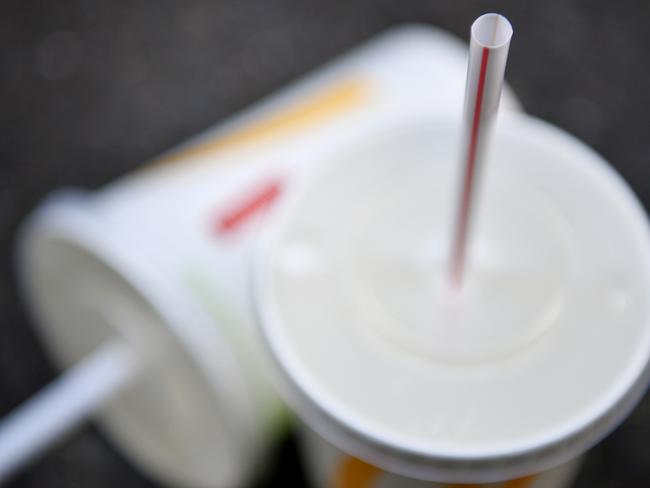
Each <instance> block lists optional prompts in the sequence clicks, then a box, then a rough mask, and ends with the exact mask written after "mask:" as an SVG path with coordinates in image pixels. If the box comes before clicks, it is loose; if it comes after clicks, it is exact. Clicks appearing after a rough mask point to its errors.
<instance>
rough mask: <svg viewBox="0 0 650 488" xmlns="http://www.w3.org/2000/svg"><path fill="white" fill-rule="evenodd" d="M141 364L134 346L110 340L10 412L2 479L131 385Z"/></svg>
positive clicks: (2, 438) (0, 440) (2, 439)
mask: <svg viewBox="0 0 650 488" xmlns="http://www.w3.org/2000/svg"><path fill="white" fill-rule="evenodd" d="M138 370H139V361H138V360H137V357H136V356H135V353H134V352H133V350H132V349H131V348H130V347H128V346H127V345H126V344H124V343H120V342H113V343H109V344H106V345H104V346H102V347H100V348H99V349H98V350H97V351H95V352H94V353H93V354H91V355H90V356H88V357H86V358H85V359H84V360H82V361H81V362H80V363H79V364H77V365H76V366H75V367H73V368H72V369H70V370H68V371H67V372H66V373H65V374H64V375H63V376H61V377H60V378H58V379H57V380H55V381H54V382H53V383H51V384H49V385H48V386H46V387H45V388H44V389H43V390H41V391H40V392H39V393H38V394H37V395H36V396H35V397H33V398H31V399H30V400H28V401H27V403H26V404H24V405H22V406H21V407H19V408H18V409H17V410H15V411H14V412H12V413H10V414H9V415H8V416H7V417H6V418H5V419H4V420H3V421H2V423H0V483H2V482H3V481H5V480H6V479H7V478H8V477H9V476H11V475H12V474H13V473H14V472H15V471H16V470H17V469H18V468H20V467H21V466H22V465H24V464H25V463H27V462H28V461H29V460H30V459H32V458H33V457H35V456H37V455H38V454H40V453H41V452H42V451H43V450H45V449H46V448H47V447H49V446H50V445H51V444H53V443H54V442H55V441H57V440H58V439H60V438H61V436H63V435H64V434H65V433H67V432H68V431H70V430H71V429H73V428H74V427H76V426H77V425H79V424H80V423H81V422H82V421H83V420H85V419H86V418H87V417H88V416H89V415H90V414H92V413H93V412H94V411H95V410H96V409H97V408H98V407H99V406H101V405H102V404H104V402H105V401H106V400H107V399H109V398H110V397H112V396H114V395H115V394H116V393H117V392H119V391H120V390H121V389H122V388H124V387H125V386H126V385H128V384H129V383H130V381H131V380H132V379H133V378H134V377H135V376H136V372H137V371H138Z"/></svg>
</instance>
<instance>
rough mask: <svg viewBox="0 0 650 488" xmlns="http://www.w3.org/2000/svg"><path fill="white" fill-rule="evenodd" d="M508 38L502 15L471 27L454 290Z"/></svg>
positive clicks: (482, 18) (462, 266)
mask: <svg viewBox="0 0 650 488" xmlns="http://www.w3.org/2000/svg"><path fill="white" fill-rule="evenodd" d="M511 37H512V26H511V25H510V22H508V19H506V18H505V17H504V16H502V15H499V14H485V15H481V16H480V17H479V18H478V19H476V20H475V21H474V23H473V24H472V29H471V39H470V45H469V63H468V67H467V84H466V85H465V108H464V111H463V155H462V162H463V164H464V171H463V177H462V179H461V188H460V197H459V202H458V208H457V214H456V219H455V224H454V225H455V227H454V233H453V241H452V245H451V257H450V261H449V263H450V264H449V281H450V283H451V286H452V288H454V289H456V290H459V289H460V288H461V286H462V282H463V274H464V270H465V262H466V254H467V246H468V240H469V234H470V224H471V216H472V206H473V202H474V200H475V199H476V193H477V192H476V186H477V180H478V175H479V173H480V169H481V163H482V161H483V159H484V156H485V149H486V146H487V142H488V140H489V137H490V132H491V128H492V125H493V123H494V120H495V119H496V115H497V111H498V109H499V99H500V98H501V88H502V87H503V73H504V72H505V68H506V61H507V59H508V49H509V48H510V39H511Z"/></svg>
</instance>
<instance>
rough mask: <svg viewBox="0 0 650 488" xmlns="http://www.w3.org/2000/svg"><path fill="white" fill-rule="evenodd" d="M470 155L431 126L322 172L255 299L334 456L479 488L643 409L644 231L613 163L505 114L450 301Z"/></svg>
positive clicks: (294, 213)
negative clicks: (459, 201)
mask: <svg viewBox="0 0 650 488" xmlns="http://www.w3.org/2000/svg"><path fill="white" fill-rule="evenodd" d="M458 149H459V134H458V133H457V130H456V129H455V128H452V127H449V126H448V125H443V124H440V123H432V122H430V121H419V122H415V123H413V124H411V125H401V126H399V127H392V128H387V129H386V130H384V131H383V132H379V133H377V134H376V136H375V137H371V138H366V139H365V140H361V141H358V142H357V144H356V145H354V144H353V145H352V146H351V147H350V148H349V149H348V150H346V151H341V152H340V153H339V155H338V157H335V158H334V159H332V160H330V161H328V162H327V163H324V164H322V165H321V167H320V168H319V170H317V171H316V172H315V173H314V174H312V175H311V177H310V181H309V183H307V184H304V185H302V187H301V190H300V191H296V192H295V193H294V195H292V196H290V197H289V198H287V200H286V202H285V204H284V205H283V206H281V207H280V208H278V209H277V211H276V212H275V215H274V216H273V218H272V220H271V222H270V225H269V227H268V229H267V232H266V235H265V238H264V239H263V240H262V241H261V243H260V245H259V247H258V252H257V254H256V259H255V266H254V277H253V279H254V299H255V302H256V307H257V310H258V315H259V322H260V324H261V328H262V330H263V333H264V336H265V339H266V343H267V345H268V347H269V349H270V351H271V352H272V355H273V357H274V358H275V361H276V363H277V365H278V370H279V371H280V373H281V374H280V375H279V377H280V383H281V389H282V391H283V392H284V395H285V397H286V399H287V400H288V402H289V403H290V404H291V405H292V406H293V407H294V409H295V410H296V411H297V412H298V414H299V415H300V416H301V417H302V418H303V420H305V421H306V423H307V424H308V425H309V426H310V427H311V428H313V429H314V430H315V431H316V432H318V433H319V434H320V435H321V436H323V437H324V438H325V439H326V440H327V441H329V442H330V443H332V444H333V445H334V446H336V447H337V448H339V449H341V450H342V451H344V452H346V453H348V454H350V455H352V456H356V457H359V458H361V459H363V460H364V461H367V462H368V463H370V464H372V465H376V466H379V467H380V468H382V469H384V470H386V471H389V472H391V473H393V475H391V476H395V475H400V476H405V477H409V478H417V479H421V480H429V481H433V482H448V483H449V482H456V483H458V482H462V483H487V482H495V481H500V480H504V479H510V478H516V477H520V476H525V475H529V474H531V473H539V472H542V471H545V470H548V469H551V468H554V467H556V466H558V465H560V464H562V463H565V462H567V461H569V460H571V459H573V458H576V457H577V456H579V455H580V454H581V453H583V452H584V451H585V450H586V449H588V448H589V447H590V446H592V445H593V444H595V443H596V442H597V441H598V440H600V439H601V438H602V437H603V436H604V435H605V434H606V433H607V432H609V431H610V430H611V429H612V428H614V427H615V426H616V425H618V423H620V422H621V421H622V419H623V418H624V417H625V416H626V415H627V414H628V413H629V411H630V410H631V408H632V407H633V406H634V405H635V404H636V402H637V401H638V400H639V398H640V397H641V396H642V394H643V392H644V391H645V388H646V385H647V383H648V375H649V368H648V358H649V356H650V321H649V320H648V304H649V301H648V291H647V290H648V289H649V286H648V285H649V284H650V234H649V232H648V230H649V229H648V222H647V218H646V216H645V214H644V212H643V210H642V208H641V206H640V205H639V203H638V201H637V200H636V198H635V196H634V195H633V193H632V192H631V190H630V189H629V188H628V187H627V185H626V184H625V183H624V182H623V180H622V179H621V178H620V177H619V176H618V175H617V174H616V173H615V172H614V171H613V170H612V169H611V167H610V166H609V165H608V164H607V163H606V162H605V161H603V160H602V158H600V157H599V156H598V155H597V154H596V153H594V152H593V151H592V150H590V149H589V148H588V147H586V146H584V145H583V144H582V143H580V142H579V141H577V140H576V139H574V138H573V137H571V136H569V135H568V134H566V133H564V132H562V131H560V130H559V129H557V128H554V127H552V126H550V125H548V124H545V123H543V122H541V121H538V120H536V119H533V118H531V117H527V116H522V115H518V116H515V115H514V114H507V115H504V116H503V117H502V118H501V120H500V121H499V123H498V128H497V132H496V134H495V138H494V140H493V143H492V148H491V151H490V156H489V158H488V161H486V164H485V167H484V168H483V173H484V174H483V175H482V182H481V190H480V194H479V195H478V196H477V208H476V211H475V213H474V216H473V222H472V236H471V240H470V247H469V252H468V263H467V266H466V275H465V276H464V284H463V289H462V292H461V293H460V295H458V296H451V295H450V294H449V292H448V286H447V282H448V278H447V276H448V274H447V273H448V262H447V261H448V254H449V246H450V234H451V232H450V231H451V229H452V218H453V217H454V215H455V208H454V205H455V204H456V191H457V188H456V187H457V183H458V181H459V179H458V178H459V176H460V175H459V174H457V172H458V164H457V161H458V153H457V152H458ZM332 476H334V474H332V473H330V474H328V477H329V478H330V479H331V478H332ZM542 478H543V476H542ZM542 478H540V480H541V479H542ZM395 479H399V477H397V478H395ZM549 479H550V478H549ZM540 483H543V481H540ZM549 483H550V482H549ZM549 483H547V484H540V485H539V486H540V487H547V486H548V487H551V486H553V487H557V486H562V485H561V484H558V483H559V482H553V483H554V484H549ZM382 486H383V485H382ZM391 486H392V485H391ZM535 486H536V487H537V486H538V485H535Z"/></svg>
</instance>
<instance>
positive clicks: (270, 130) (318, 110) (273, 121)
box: [156, 78, 369, 163]
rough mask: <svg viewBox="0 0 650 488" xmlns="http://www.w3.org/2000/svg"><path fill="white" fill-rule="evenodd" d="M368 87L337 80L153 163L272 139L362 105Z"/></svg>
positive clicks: (356, 81)
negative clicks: (298, 99) (219, 134)
mask: <svg viewBox="0 0 650 488" xmlns="http://www.w3.org/2000/svg"><path fill="white" fill-rule="evenodd" d="M368 88H369V84H368V83H367V82H366V81H365V80H362V79H356V78H353V79H348V80H345V81H342V82H339V83H337V84H336V85H333V86H329V87H327V88H325V89H323V90H321V91H319V92H316V93H314V94H312V95H311V96H310V97H309V98H308V99H306V100H304V101H299V102H297V103H295V104H294V105H291V106H289V107H287V108H284V109H283V110H281V111H280V112H277V113H276V114H273V115H271V116H270V117H268V118H262V119H261V120H257V121H254V122H251V123H250V124H248V125H245V126H244V127H242V128H240V129H238V130H235V131H233V132H231V133H228V134H224V135H221V136H218V137H216V138H214V139H210V140H207V141H205V142H199V143H197V144H195V145H192V146H190V147H189V148H187V149H185V150H182V151H178V152H174V153H172V154H170V155H168V156H165V157H163V158H162V159H160V160H158V161H157V162H156V163H171V162H175V161H179V160H186V159H193V158H195V157H201V156H205V155H207V154H210V153H213V152H216V151H219V150H222V149H225V148H231V147H235V146H239V145H244V144H247V143H250V142H252V141H255V140H262V139H271V138H273V137H277V136H280V135H286V134H289V133H292V132H295V131H297V130H300V129H304V128H307V127H309V126H313V125H316V124H318V123H322V122H324V121H326V120H328V119H330V118H332V117H334V116H337V115H340V114H341V113H343V112H345V111H347V110H350V109H351V108H354V107H357V106H359V105H361V103H362V102H364V101H365V100H366V98H367V95H368V91H369V90H368Z"/></svg>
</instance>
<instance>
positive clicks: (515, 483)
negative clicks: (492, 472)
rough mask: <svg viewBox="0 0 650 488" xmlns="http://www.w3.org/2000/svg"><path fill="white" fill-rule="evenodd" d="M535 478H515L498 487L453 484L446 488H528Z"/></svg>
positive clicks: (532, 476)
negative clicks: (487, 487) (488, 487)
mask: <svg viewBox="0 0 650 488" xmlns="http://www.w3.org/2000/svg"><path fill="white" fill-rule="evenodd" d="M536 478H537V477H536V476H534V475H531V476H524V477H523V478H517V479H515V480H510V481H506V482H504V483H503V484H498V485H492V484H490V485H481V484H463V483H460V484H459V483H455V484H451V485H447V488H481V487H484V488H485V487H486V486H493V487H495V488H497V487H498V488H528V487H529V486H530V485H531V483H532V482H533V481H535V479H536Z"/></svg>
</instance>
